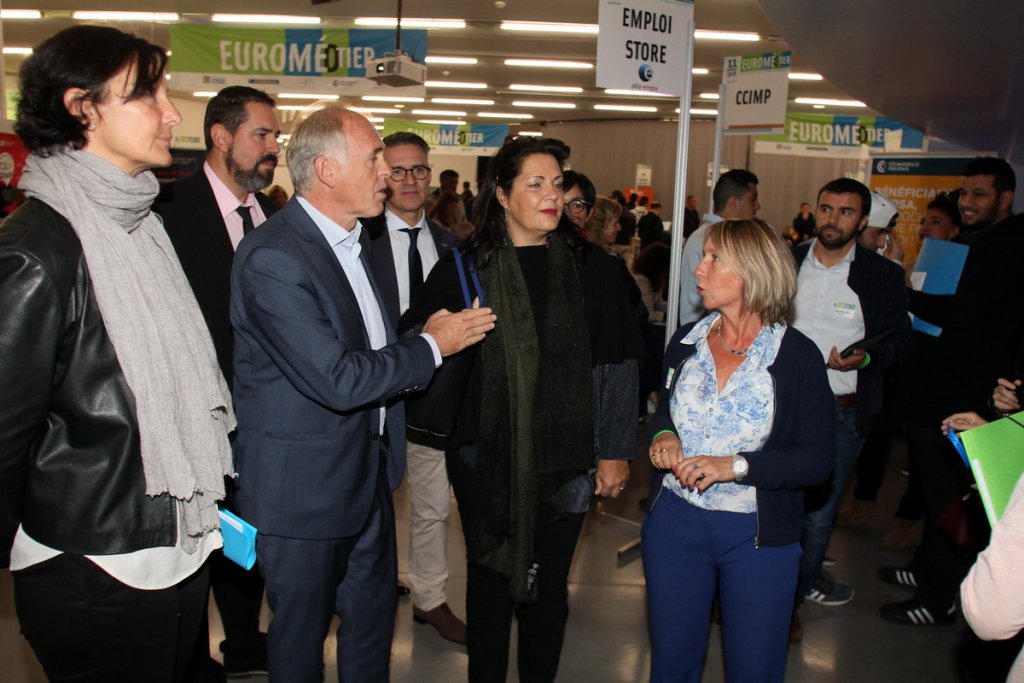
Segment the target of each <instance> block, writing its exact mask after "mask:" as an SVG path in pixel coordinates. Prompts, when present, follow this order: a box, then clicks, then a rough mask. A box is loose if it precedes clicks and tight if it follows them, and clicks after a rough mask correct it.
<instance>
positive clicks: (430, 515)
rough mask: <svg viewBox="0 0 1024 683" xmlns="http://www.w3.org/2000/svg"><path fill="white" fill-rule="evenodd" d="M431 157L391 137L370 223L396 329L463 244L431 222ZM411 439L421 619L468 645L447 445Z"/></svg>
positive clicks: (412, 435) (374, 260)
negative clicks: (453, 562)
mask: <svg viewBox="0 0 1024 683" xmlns="http://www.w3.org/2000/svg"><path fill="white" fill-rule="evenodd" d="M429 154H430V145H428V144H427V142H426V140H424V139H423V138H421V137H420V136H419V135H416V134H415V133H406V132H400V133H393V134H391V135H389V136H388V137H386V138H384V160H385V161H386V162H387V163H388V165H389V166H391V175H390V176H388V180H387V183H388V185H387V189H388V198H387V200H386V201H385V202H384V213H383V214H381V215H380V216H377V217H376V218H371V219H369V220H367V221H366V222H365V224H364V232H365V236H366V238H367V239H368V243H369V256H370V266H371V268H372V269H373V277H374V279H375V280H376V281H377V285H378V286H379V287H380V292H381V297H382V298H383V299H384V307H385V308H386V309H387V315H388V317H389V318H390V319H391V321H392V322H393V323H394V325H395V326H396V327H397V326H398V319H399V318H400V317H401V315H402V313H405V311H406V310H408V308H409V303H410V302H411V301H412V299H413V297H414V295H415V293H416V292H417V291H418V289H419V287H421V286H422V284H423V281H424V280H425V279H426V277H427V275H429V274H430V270H431V268H433V267H434V264H435V263H437V260H438V257H439V256H440V255H441V254H443V253H444V252H446V251H447V250H448V249H450V248H451V246H452V244H454V242H455V236H454V235H453V234H452V233H450V232H448V231H447V230H445V229H444V228H442V227H441V226H440V225H438V224H437V223H434V222H433V221H430V220H427V216H426V213H425V212H424V210H423V205H424V203H426V200H427V194H428V192H429V190H430V176H431V172H430V162H429V156H428V155H429ZM406 436H407V437H408V440H409V443H408V445H407V448H406V460H407V463H408V469H409V582H410V583H411V584H412V603H413V608H412V610H413V619H415V620H416V621H417V622H419V623H425V624H430V625H431V626H433V627H434V628H436V629H437V631H438V633H440V634H441V636H443V637H444V638H447V639H448V640H451V641H454V642H456V643H461V644H463V645H465V643H466V624H465V622H463V621H462V620H461V619H459V618H458V617H457V616H455V615H454V614H453V613H452V611H451V609H450V608H449V607H448V597H447V594H446V592H445V585H446V584H447V582H448V515H449V514H450V512H451V496H450V493H449V491H450V485H449V483H448V470H447V469H446V468H445V460H444V443H443V441H441V443H435V442H434V441H435V440H436V438H435V437H433V436H432V435H430V434H424V433H423V432H419V431H416V430H410V431H409V433H408V434H407V435H406Z"/></svg>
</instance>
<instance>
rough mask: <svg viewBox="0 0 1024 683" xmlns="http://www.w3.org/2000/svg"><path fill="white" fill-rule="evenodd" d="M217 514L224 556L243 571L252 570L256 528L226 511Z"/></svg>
mask: <svg viewBox="0 0 1024 683" xmlns="http://www.w3.org/2000/svg"><path fill="white" fill-rule="evenodd" d="M217 514H218V515H220V534H221V536H222V537H223V538H224V555H225V556H226V557H227V558H228V559H229V560H231V561H232V562H234V563H235V564H237V565H239V566H241V567H242V568H243V569H252V566H253V565H254V564H256V527H254V526H253V525H252V524H249V522H247V521H245V520H244V519H242V518H241V517H239V516H238V515H236V514H233V513H231V512H228V511H227V510H223V509H218V510H217Z"/></svg>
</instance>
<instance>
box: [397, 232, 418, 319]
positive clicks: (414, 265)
mask: <svg viewBox="0 0 1024 683" xmlns="http://www.w3.org/2000/svg"><path fill="white" fill-rule="evenodd" d="M420 230H421V228H402V232H404V233H408V234H409V303H410V304H412V302H413V301H415V300H416V294H417V292H419V291H420V286H421V285H422V284H423V260H422V259H420V250H419V249H417V248H416V238H417V237H419V235H420Z"/></svg>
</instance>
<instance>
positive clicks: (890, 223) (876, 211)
mask: <svg viewBox="0 0 1024 683" xmlns="http://www.w3.org/2000/svg"><path fill="white" fill-rule="evenodd" d="M899 218H900V211H899V209H897V208H896V205H895V204H893V203H892V202H891V201H890V200H889V198H888V197H886V196H885V195H882V194H879V193H878V192H872V193H871V214H870V215H869V216H868V225H867V227H866V228H864V229H863V230H862V231H861V233H860V235H858V236H857V242H858V243H859V244H860V246H862V247H864V248H865V249H870V250H871V251H874V252H877V253H878V254H880V255H882V256H884V257H885V258H887V259H889V260H890V261H894V262H896V263H898V264H899V265H901V266H902V265H903V244H901V243H900V238H899V237H897V236H896V234H895V233H893V231H892V229H893V228H895V227H896V221H898V220H899Z"/></svg>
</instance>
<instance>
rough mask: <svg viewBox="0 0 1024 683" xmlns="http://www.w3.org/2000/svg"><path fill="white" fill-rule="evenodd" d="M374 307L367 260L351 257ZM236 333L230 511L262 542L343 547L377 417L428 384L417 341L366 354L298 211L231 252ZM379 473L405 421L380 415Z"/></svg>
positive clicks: (363, 499)
mask: <svg viewBox="0 0 1024 683" xmlns="http://www.w3.org/2000/svg"><path fill="white" fill-rule="evenodd" d="M361 258H362V261H363V265H364V267H365V268H366V270H367V272H368V274H369V279H370V282H371V285H373V287H374V291H375V293H376V295H377V301H378V304H379V305H380V306H381V310H382V311H383V310H384V304H383V299H382V298H381V296H380V291H379V289H378V288H377V287H376V285H375V284H374V283H373V276H372V273H370V267H369V261H368V258H367V256H366V252H365V251H363V253H362V255H361ZM231 324H232V326H233V327H234V330H235V386H234V389H235V391H234V399H235V414H236V415H237V417H238V432H237V434H236V437H235V442H234V447H235V457H236V461H237V464H236V466H237V469H238V478H237V480H236V492H237V495H236V497H237V502H238V505H239V508H240V511H241V513H242V516H243V517H245V518H246V519H247V520H248V521H250V522H252V523H253V524H254V525H255V526H256V527H257V528H258V529H259V530H260V532H261V533H263V534H269V535H272V536H285V537H289V538H302V539H328V538H341V537H345V536H353V535H355V534H356V533H358V532H359V530H360V529H361V528H362V527H363V525H364V522H365V521H366V518H367V515H368V513H369V510H370V504H371V500H372V498H373V495H374V490H375V489H376V487H375V485H374V482H376V481H377V476H378V468H379V467H380V466H381V455H380V454H381V447H380V446H381V444H380V440H379V439H378V437H377V434H378V433H379V428H380V418H379V415H380V412H379V406H380V404H381V403H382V402H384V401H388V400H389V399H392V398H394V397H396V396H398V395H399V394H404V393H407V392H410V391H415V390H418V389H421V388H423V387H425V386H426V385H427V383H428V382H429V381H430V378H431V377H432V376H433V374H434V356H433V352H432V351H431V349H430V345H429V344H428V343H427V341H426V340H425V339H423V338H422V337H420V336H415V337H412V338H409V339H403V340H401V341H397V340H396V337H395V332H394V328H392V327H391V326H390V325H389V324H387V322H386V321H385V324H384V327H385V328H386V330H387V336H388V345H387V346H385V347H384V348H381V349H378V350H372V349H371V348H370V341H369V337H368V335H367V332H366V327H365V325H364V323H363V318H362V314H361V313H360V310H359V304H358V301H357V300H356V297H355V294H354V293H353V291H352V288H351V286H350V285H349V282H348V279H347V277H346V276H345V271H344V270H343V269H342V267H341V265H340V264H339V263H338V261H337V258H336V257H335V254H334V252H333V251H332V249H331V247H330V245H329V244H328V243H327V241H326V240H325V239H324V237H323V234H322V233H321V232H320V230H319V229H318V228H317V226H316V224H315V223H314V222H313V220H312V219H311V218H310V217H309V215H308V214H307V213H306V212H305V210H304V209H303V208H302V206H301V205H300V204H299V203H298V201H297V200H295V199H293V200H292V201H290V202H289V203H288V204H287V205H286V206H285V207H284V208H283V209H281V210H280V211H278V212H277V213H276V214H274V216H273V217H272V218H271V219H270V220H268V221H267V222H266V223H264V224H263V225H262V226H261V227H260V229H259V230H256V231H254V232H252V233H250V234H249V235H246V237H245V239H243V240H242V243H241V244H240V245H239V247H238V251H237V252H236V254H235V267H234V269H233V271H232V273H231ZM385 436H386V439H387V441H388V442H389V444H390V447H389V449H388V454H387V458H386V461H385V463H384V466H385V467H386V468H387V480H388V483H389V484H390V485H391V487H392V488H394V487H397V486H398V484H399V483H400V482H401V479H402V474H403V472H404V469H405V409H404V407H403V405H402V403H401V402H392V403H389V405H388V410H387V421H386V425H385Z"/></svg>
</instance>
